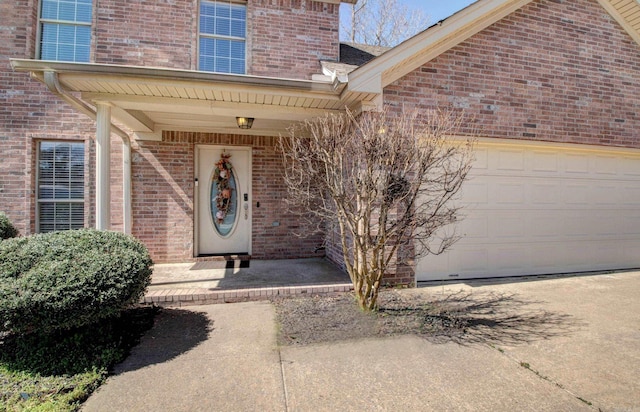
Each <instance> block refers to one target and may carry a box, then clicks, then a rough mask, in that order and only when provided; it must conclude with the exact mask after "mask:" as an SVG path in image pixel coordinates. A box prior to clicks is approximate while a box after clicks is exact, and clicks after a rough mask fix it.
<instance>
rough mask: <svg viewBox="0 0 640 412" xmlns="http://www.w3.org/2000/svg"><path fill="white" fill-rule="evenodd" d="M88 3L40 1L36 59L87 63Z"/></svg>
mask: <svg viewBox="0 0 640 412" xmlns="http://www.w3.org/2000/svg"><path fill="white" fill-rule="evenodd" d="M92 10H93V5H92V0H42V2H41V5H40V44H39V50H40V59H42V60H58V61H70V62H88V61H89V55H90V53H89V51H90V47H91V14H92Z"/></svg>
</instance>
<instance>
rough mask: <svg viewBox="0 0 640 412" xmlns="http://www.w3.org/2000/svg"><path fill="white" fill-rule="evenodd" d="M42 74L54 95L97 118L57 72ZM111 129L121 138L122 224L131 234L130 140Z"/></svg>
mask: <svg viewBox="0 0 640 412" xmlns="http://www.w3.org/2000/svg"><path fill="white" fill-rule="evenodd" d="M43 74H44V83H45V84H46V85H47V87H48V88H49V90H50V91H51V92H52V93H54V94H55V95H57V96H59V97H61V98H62V99H63V100H64V101H65V102H67V103H69V104H70V105H71V106H73V107H74V108H76V109H77V110H78V111H80V112H82V113H84V114H86V115H87V116H89V117H90V118H91V119H93V120H97V111H96V109H95V108H93V107H91V106H89V105H88V104H87V103H85V102H84V101H83V100H80V99H78V98H77V97H75V96H73V95H72V94H70V93H69V92H68V91H67V90H65V89H64V88H63V87H62V85H61V84H60V81H59V79H58V73H57V72H55V71H52V70H45V71H44V72H43ZM110 126H111V129H112V130H113V132H114V133H115V134H117V135H118V136H120V137H121V138H122V171H123V172H122V174H123V176H122V180H123V185H122V186H123V187H122V190H123V208H124V210H123V226H124V233H126V234H128V235H130V234H131V216H132V208H131V140H130V138H129V135H128V134H127V133H126V132H125V131H124V130H122V129H121V128H119V127H118V126H116V125H114V124H113V123H111V125H110Z"/></svg>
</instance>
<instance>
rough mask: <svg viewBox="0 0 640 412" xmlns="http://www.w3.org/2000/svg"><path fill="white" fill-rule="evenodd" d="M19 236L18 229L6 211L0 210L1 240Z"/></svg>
mask: <svg viewBox="0 0 640 412" xmlns="http://www.w3.org/2000/svg"><path fill="white" fill-rule="evenodd" d="M16 236H18V229H16V228H15V227H14V226H13V225H12V224H11V221H10V220H9V218H8V217H7V215H6V214H5V213H4V212H0V240H1V239H9V238H12V237H16Z"/></svg>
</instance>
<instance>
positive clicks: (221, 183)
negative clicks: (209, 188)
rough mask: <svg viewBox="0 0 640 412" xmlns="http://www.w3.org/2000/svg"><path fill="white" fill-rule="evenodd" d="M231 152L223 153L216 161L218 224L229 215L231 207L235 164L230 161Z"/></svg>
mask: <svg viewBox="0 0 640 412" xmlns="http://www.w3.org/2000/svg"><path fill="white" fill-rule="evenodd" d="M230 157H231V154H229V153H224V152H223V153H222V154H221V155H220V160H218V163H216V170H215V172H214V173H213V181H214V182H215V184H216V186H217V188H218V193H217V195H216V213H215V217H216V221H217V222H218V224H222V222H223V221H224V218H225V217H227V214H228V213H229V209H230V208H231V195H232V192H233V188H231V186H230V184H229V181H230V179H231V174H232V173H233V166H232V165H231V162H230V161H229V158H230Z"/></svg>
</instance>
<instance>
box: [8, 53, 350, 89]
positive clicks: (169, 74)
mask: <svg viewBox="0 0 640 412" xmlns="http://www.w3.org/2000/svg"><path fill="white" fill-rule="evenodd" d="M10 62H11V67H12V68H13V69H14V70H15V71H22V72H31V73H35V72H45V71H53V72H56V73H60V74H63V73H74V74H88V75H105V76H119V77H129V78H135V77H139V78H145V79H156V80H171V81H186V82H207V83H211V84H214V83H218V84H229V85H240V86H245V87H256V88H274V87H275V88H284V89H288V90H298V91H305V92H317V93H327V94H335V95H339V94H340V93H341V91H342V89H343V88H344V87H345V84H344V83H341V82H340V81H338V80H337V79H336V80H334V81H331V82H326V81H317V80H298V79H285V78H277V77H263V76H251V75H239V74H226V73H210V72H200V71H194V70H181V69H168V68H162V67H142V66H123V65H113V64H100V63H70V62H58V61H46V60H31V59H10Z"/></svg>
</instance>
